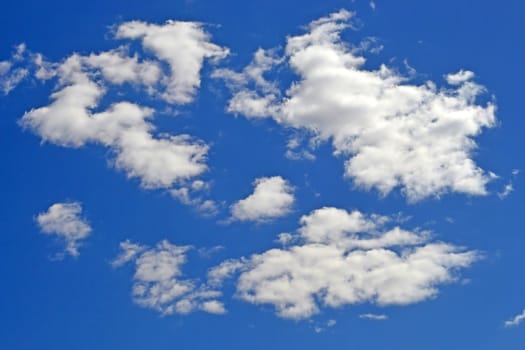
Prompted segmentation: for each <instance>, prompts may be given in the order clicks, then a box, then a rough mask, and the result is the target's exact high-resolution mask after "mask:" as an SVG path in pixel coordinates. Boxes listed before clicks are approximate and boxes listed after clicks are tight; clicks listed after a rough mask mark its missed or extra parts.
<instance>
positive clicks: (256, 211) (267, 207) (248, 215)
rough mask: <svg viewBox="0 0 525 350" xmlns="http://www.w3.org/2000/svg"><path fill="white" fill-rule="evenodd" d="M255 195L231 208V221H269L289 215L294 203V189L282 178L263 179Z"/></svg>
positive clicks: (256, 187)
mask: <svg viewBox="0 0 525 350" xmlns="http://www.w3.org/2000/svg"><path fill="white" fill-rule="evenodd" d="M254 186H255V188H254V190H253V193H252V194H250V195H249V196H248V197H246V198H244V199H241V200H239V201H238V202H236V203H235V204H233V205H232V206H231V219H232V220H239V221H267V220H271V219H275V218H278V217H281V216H284V215H286V214H288V213H289V212H290V211H291V208H292V205H293V203H294V200H295V198H294V195H293V191H294V190H293V187H292V186H291V185H290V184H289V183H288V181H286V180H285V179H283V178H282V177H281V176H273V177H261V178H258V179H256V180H255V182H254Z"/></svg>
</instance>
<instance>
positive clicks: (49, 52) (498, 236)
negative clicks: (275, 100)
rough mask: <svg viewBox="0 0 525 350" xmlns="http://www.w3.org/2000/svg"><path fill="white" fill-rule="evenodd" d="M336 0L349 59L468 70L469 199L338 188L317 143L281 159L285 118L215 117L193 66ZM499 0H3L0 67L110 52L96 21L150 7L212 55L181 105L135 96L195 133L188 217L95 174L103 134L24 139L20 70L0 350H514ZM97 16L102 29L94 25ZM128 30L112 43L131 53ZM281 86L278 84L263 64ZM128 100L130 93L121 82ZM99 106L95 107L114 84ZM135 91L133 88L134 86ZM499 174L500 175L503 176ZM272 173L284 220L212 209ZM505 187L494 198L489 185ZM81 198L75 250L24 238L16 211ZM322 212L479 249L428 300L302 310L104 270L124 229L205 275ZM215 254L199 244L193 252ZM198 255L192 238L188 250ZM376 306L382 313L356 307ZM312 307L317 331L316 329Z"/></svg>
mask: <svg viewBox="0 0 525 350" xmlns="http://www.w3.org/2000/svg"><path fill="white" fill-rule="evenodd" d="M341 8H345V9H347V10H349V11H352V12H355V13H356V17H357V20H356V21H357V22H356V23H358V24H359V29H358V30H345V31H344V32H342V40H343V41H345V42H348V43H353V44H358V43H359V42H360V41H361V40H363V39H364V38H367V37H376V38H377V39H378V40H379V42H380V43H381V44H382V45H383V46H384V48H383V50H382V51H381V52H380V53H378V54H374V55H368V54H366V55H365V56H366V57H367V59H368V61H367V63H366V65H367V67H370V69H376V68H377V67H378V65H379V64H381V63H386V64H388V65H389V66H391V67H395V68H399V69H400V70H402V69H405V64H404V62H405V60H406V62H408V64H409V65H410V67H412V68H414V69H415V70H416V71H417V73H418V75H417V76H416V78H415V79H416V81H419V82H424V81H426V80H432V81H435V82H436V83H437V84H440V85H442V84H444V79H443V76H444V75H445V74H448V73H453V72H457V71H459V70H460V69H466V70H471V71H473V72H474V73H475V74H476V79H475V81H476V82H477V83H479V84H481V85H483V86H485V88H486V89H487V92H486V93H485V94H484V95H483V97H482V102H483V103H484V102H486V101H491V100H493V101H494V103H495V104H496V105H497V111H496V116H497V125H496V126H495V127H493V128H490V129H484V130H483V132H482V133H481V134H480V135H479V136H477V137H475V141H476V142H477V144H478V148H477V149H476V150H475V152H474V155H473V159H474V160H475V162H476V164H477V165H478V166H479V167H481V168H482V169H484V170H487V171H491V172H494V173H495V174H497V175H498V178H496V179H494V180H493V181H491V182H490V183H489V184H488V185H487V190H488V192H489V193H488V194H487V195H486V196H470V195H466V194H463V193H447V194H444V195H442V196H439V198H436V197H433V196H430V197H429V198H425V199H423V200H421V201H419V202H417V203H409V202H408V201H407V198H405V196H404V195H403V194H402V193H401V192H400V189H399V188H396V189H395V190H393V191H392V192H391V193H389V194H388V195H387V196H385V197H383V196H381V195H380V194H379V193H378V192H377V191H375V190H364V189H357V188H355V187H354V186H353V185H352V180H351V179H348V178H346V179H345V178H344V177H343V173H344V162H343V161H344V159H345V158H344V157H334V156H333V154H332V153H333V147H332V146H331V144H330V142H325V143H323V144H321V145H320V146H319V148H317V149H316V150H315V151H313V153H314V154H315V156H316V159H315V160H314V161H310V160H291V159H288V158H287V157H285V153H286V144H287V142H288V139H289V137H290V135H294V133H295V132H296V131H293V130H291V128H288V127H283V126H282V125H279V124H278V123H276V122H275V121H273V120H271V119H270V118H267V119H257V120H250V119H248V118H244V117H243V116H234V115H233V114H232V113H228V112H227V111H226V106H227V105H228V101H229V99H230V97H231V92H230V91H229V90H228V88H227V87H226V86H225V84H224V83H223V82H221V81H220V80H218V79H214V78H211V74H212V71H213V69H215V68H216V67H219V68H229V69H232V70H234V71H240V70H242V69H243V67H245V66H246V65H247V64H249V63H250V61H251V59H252V55H253V53H254V52H255V51H256V50H257V49H258V48H265V49H270V48H274V47H281V48H282V47H284V45H285V43H286V42H285V40H286V37H287V36H290V35H300V34H302V33H304V32H305V26H306V25H307V24H308V23H310V22H311V21H313V20H316V19H318V18H320V17H323V16H328V15H329V14H330V13H333V12H336V11H339V10H340V9H341ZM524 10H525V5H523V4H522V3H521V2H519V1H509V2H506V3H505V4H495V3H494V2H489V1H476V2H474V1H461V2H457V1H447V0H445V1H425V2H421V1H408V0H402V1H396V2H392V1H390V2H387V1H381V0H378V1H376V2H375V9H374V8H373V6H371V5H370V3H369V2H368V1H360V0H356V1H355V2H352V1H291V0H290V1H273V0H270V1H269V0H266V1H258V0H256V1H233V0H226V1H220V2H218V1H202V0H186V1H155V0H152V1H149V2H147V4H146V3H144V2H143V1H133V0H127V1H107V2H102V1H91V2H83V3H80V2H78V3H75V2H71V1H46V2H37V1H27V0H19V1H8V2H7V3H5V4H4V5H3V10H2V11H1V12H0V31H1V32H2V33H3V34H2V36H1V39H0V44H1V45H0V61H1V60H9V59H10V57H11V55H12V53H13V52H14V50H15V46H16V45H18V44H20V43H25V44H26V46H27V48H28V50H31V52H39V53H42V54H43V55H44V56H45V58H46V59H47V60H48V61H50V62H61V61H62V60H63V59H64V58H65V57H67V56H69V55H71V54H72V53H73V52H77V53H79V54H81V55H88V54H89V53H91V52H101V51H105V50H110V49H113V48H115V47H117V46H118V45H119V44H121V43H122V41H119V40H116V39H114V38H113V37H112V34H111V28H112V26H114V25H118V24H120V23H123V22H127V21H131V20H141V21H145V22H151V23H158V24H162V23H164V22H165V21H166V20H168V19H173V20H177V21H198V22H203V23H206V26H205V30H206V31H207V32H209V33H210V34H211V41H212V42H213V43H215V44H216V45H219V46H221V47H227V48H229V50H230V55H229V56H228V57H227V58H225V59H224V60H222V61H221V62H219V63H217V64H216V65H212V64H210V63H209V62H205V63H204V66H203V67H202V70H201V75H200V77H201V86H200V88H199V89H198V92H197V93H196V95H195V99H194V101H193V102H192V103H189V104H187V105H175V106H174V107H173V110H171V111H169V110H168V111H167V110H165V107H166V104H165V103H163V102H161V101H158V100H154V99H153V100H151V99H148V100H147V103H148V105H151V106H153V107H154V108H157V109H158V110H159V111H161V113H159V114H157V115H156V117H155V120H154V122H153V124H154V125H155V127H156V130H157V131H158V132H163V133H174V134H179V133H187V134H191V135H193V136H195V137H196V138H198V139H201V140H203V141H204V142H206V144H208V145H209V146H210V150H209V152H208V157H207V161H206V164H207V165H208V168H209V170H208V171H207V172H206V173H204V174H203V175H202V179H203V180H205V181H207V182H209V183H210V189H209V191H208V193H207V194H206V195H207V198H210V199H212V200H214V201H215V202H216V203H217V205H218V213H217V214H216V215H214V216H208V215H203V214H202V213H200V212H199V211H198V210H197V209H196V208H195V206H192V205H185V204H184V203H181V202H180V201H177V200H176V199H174V198H173V197H172V196H170V195H169V194H168V193H167V191H166V190H165V189H153V190H150V189H145V188H142V187H141V186H140V181H139V180H137V179H136V178H135V179H128V178H127V176H126V173H125V172H124V171H120V170H117V169H115V168H114V167H113V166H112V165H111V162H110V160H111V159H112V158H113V156H112V152H111V151H110V149H109V148H108V147H103V146H100V145H97V144H93V143H88V144H86V145H85V146H83V147H80V148H67V147H60V146H57V145H55V144H52V143H49V142H48V143H43V142H42V140H41V138H40V137H39V136H38V135H35V133H33V132H31V131H30V130H24V129H23V128H21V127H20V125H19V120H20V118H21V117H22V116H23V115H24V113H25V112H27V111H29V110H31V109H32V108H37V107H41V106H44V105H47V104H48V103H49V101H50V100H49V94H50V92H51V91H53V88H54V86H55V82H54V81H53V80H50V81H45V82H42V81H39V80H38V79H35V78H28V79H25V80H24V81H22V82H21V83H20V85H19V86H17V87H16V88H15V89H13V90H12V91H10V92H9V94H6V95H5V96H1V97H0V155H1V159H2V167H1V171H0V194H1V195H0V276H2V280H1V281H2V282H1V286H0V315H1V316H0V347H1V348H4V349H38V348H41V349H71V348H74V349H94V348H96V349H117V348H127V349H159V350H160V349H177V348H178V349H204V348H210V347H214V348H217V347H219V348H230V349H246V348H250V349H268V348H274V349H286V348H290V347H295V348H304V349H318V348H349V349H400V348H403V349H465V348H467V349H495V348H497V349H521V348H523V344H525V324H521V325H518V326H516V327H505V326H504V323H505V321H507V320H509V319H512V318H513V317H514V316H516V315H518V314H520V313H521V312H522V310H524V308H525V279H524V278H523V272H522V270H523V266H525V254H523V252H524V250H525V236H524V234H523V229H522V221H521V219H522V216H523V213H524V209H525V208H524V203H525V197H524V196H523V192H522V188H523V186H524V181H523V173H519V172H516V171H514V170H518V171H521V172H522V171H524V170H525V162H524V160H525V159H524V156H523V151H522V150H523V149H525V144H524V143H525V141H524V138H523V137H522V132H523V130H524V127H525V122H524V119H523V116H524V115H525V107H524V105H523V102H522V101H523V98H522V94H523V88H522V82H523V79H524V78H525V68H524V65H523V59H524V58H525V44H524V41H523V40H522V38H521V34H522V33H523V32H524V29H525V28H524V24H523V19H522V14H523V11H524ZM113 28H114V27H113ZM138 44H139V42H138V41H136V42H133V44H132V45H137V46H138ZM280 74H281V84H282V86H284V87H286V86H289V85H290V82H291V81H293V80H295V79H296V78H295V77H294V76H293V75H292V74H291V73H290V72H288V71H286V70H285V69H283V71H282V72H281V73H280ZM123 89H124V93H126V94H128V95H127V96H128V97H129V99H131V100H135V101H138V102H142V100H141V99H144V97H143V96H141V94H140V93H137V91H134V90H133V89H131V88H129V87H125V88H123ZM110 94H115V95H110V96H108V97H107V99H106V97H104V99H103V100H102V101H101V106H102V107H101V109H103V108H106V107H107V106H108V104H109V103H110V100H111V98H112V97H114V96H117V97H118V96H119V95H118V92H111V93H110ZM142 95H143V94H142ZM513 172H514V174H513ZM272 176H282V177H283V178H284V179H286V180H287V181H289V183H290V184H291V185H293V187H294V188H295V191H294V195H295V201H294V203H293V205H292V207H291V210H290V212H289V213H287V215H284V216H282V217H278V218H275V220H271V221H267V222H239V221H234V222H229V223H227V222H225V221H227V220H228V217H229V215H230V214H229V208H230V206H231V205H232V204H234V203H235V202H237V201H238V200H240V199H242V198H245V197H247V196H248V195H250V193H252V191H253V182H254V180H255V179H257V178H261V177H272ZM508 184H512V186H513V188H514V191H513V192H511V193H509V194H508V195H507V196H505V197H502V196H498V193H502V192H503V191H504V188H505V186H506V185H508ZM77 201H78V202H81V203H82V209H83V211H82V214H81V216H82V217H83V218H85V219H86V220H87V222H88V223H89V225H90V227H91V229H92V232H91V234H90V235H89V237H87V238H86V239H85V241H83V243H82V245H81V246H80V248H79V252H80V254H79V256H76V257H73V256H68V255H67V254H66V256H65V257H64V258H63V259H56V256H57V253H60V252H61V249H63V246H62V244H61V242H60V241H59V240H58V241H57V240H56V239H54V238H53V237H51V236H49V235H45V234H43V233H42V231H41V228H40V227H39V225H38V222H37V220H36V217H37V215H38V214H39V213H43V212H46V210H47V209H48V208H49V207H50V206H51V205H52V204H54V203H62V202H77ZM324 206H333V207H337V208H341V209H345V210H347V211H352V210H360V211H361V212H363V213H368V214H372V213H377V214H381V215H395V214H396V213H400V215H401V216H402V217H406V218H409V219H407V220H406V221H405V222H403V223H402V224H401V226H402V227H403V228H405V229H407V230H416V229H417V228H419V229H422V230H431V231H432V232H433V237H434V238H435V240H437V241H445V242H449V243H451V244H454V245H457V246H464V247H467V248H468V249H469V250H476V251H479V252H480V256H482V259H480V260H478V261H476V262H474V263H473V264H472V265H471V266H469V267H467V268H465V269H461V271H460V274H459V278H458V281H456V282H455V283H451V284H444V285H439V286H438V289H439V294H438V295H437V296H436V297H435V298H430V299H428V300H424V301H422V302H417V303H414V304H411V305H402V306H399V305H392V306H378V305H375V304H374V303H369V302H364V303H359V304H355V305H345V306H343V307H340V308H329V307H322V308H321V311H320V313H318V314H316V315H312V316H311V317H308V318H306V319H301V320H290V319H285V318H282V317H279V316H278V315H276V314H275V312H274V308H273V307H272V306H271V305H254V304H252V303H248V302H246V301H244V300H242V299H241V298H239V297H235V296H234V294H235V283H234V282H232V281H230V282H227V283H226V284H225V285H224V287H223V288H222V292H223V295H224V296H223V298H222V301H223V302H224V303H225V305H226V308H227V310H228V311H227V313H226V314H224V315H215V314H209V313H204V312H194V313H190V314H187V315H180V314H173V315H165V316H162V315H160V314H159V313H158V312H157V311H155V310H152V309H149V308H142V307H140V306H139V305H137V304H136V303H134V302H133V299H132V297H131V292H130V291H131V288H132V284H133V280H132V278H133V274H134V272H135V271H134V266H133V264H127V265H124V266H123V267H120V268H114V267H112V261H114V259H115V258H116V257H117V256H118V254H119V244H120V243H121V242H123V241H125V240H126V239H129V240H131V241H133V242H137V243H140V244H143V245H147V246H150V247H153V246H155V245H156V244H157V242H159V241H162V240H164V239H167V240H169V241H170V242H171V243H173V244H176V245H191V246H193V247H195V249H192V250H190V251H189V252H188V254H187V262H186V264H185V265H184V268H183V269H184V275H185V276H191V277H192V278H193V277H196V278H201V279H202V278H205V276H206V271H207V270H208V269H209V268H210V267H213V266H215V265H218V264H220V263H221V262H222V261H224V260H226V259H232V258H233V259H235V258H240V257H242V256H245V257H247V256H250V255H251V254H256V253H262V252H264V251H266V250H268V249H271V248H274V247H276V246H278V245H276V243H275V242H274V240H275V239H276V238H277V235H278V234H279V233H281V232H294V231H295V230H296V229H298V228H299V226H300V225H299V223H298V221H299V219H300V218H301V217H302V216H303V215H306V214H308V213H310V212H312V211H313V210H315V209H318V208H321V207H324ZM217 246H221V247H223V248H222V249H216V250H215V251H212V252H209V253H208V254H203V252H202V249H201V248H208V249H210V248H213V247H217ZM199 249H201V250H199ZM369 313H371V314H376V315H386V316H387V317H388V319H387V320H383V321H377V320H369V319H363V318H360V317H359V316H360V315H363V314H369ZM330 320H335V321H336V323H335V325H332V326H328V322H329V321H330Z"/></svg>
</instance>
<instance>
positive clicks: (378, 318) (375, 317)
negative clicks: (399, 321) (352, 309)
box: [359, 314, 388, 321]
mask: <svg viewBox="0 0 525 350" xmlns="http://www.w3.org/2000/svg"><path fill="white" fill-rule="evenodd" d="M359 318H362V319H365V320H374V321H385V320H388V316H387V315H383V314H362V315H359Z"/></svg>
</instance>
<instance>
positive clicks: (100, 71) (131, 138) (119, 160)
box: [20, 21, 228, 188]
mask: <svg viewBox="0 0 525 350" xmlns="http://www.w3.org/2000/svg"><path fill="white" fill-rule="evenodd" d="M116 35H117V37H118V38H123V39H124V38H129V39H142V44H143V49H144V50H146V51H151V52H152V53H153V54H154V56H155V59H143V60H140V59H139V57H138V54H134V55H130V54H129V53H128V49H127V48H126V47H119V48H117V49H114V50H110V51H106V52H101V53H98V54H95V53H93V54H90V55H87V56H81V55H79V54H73V55H71V56H70V57H68V58H67V59H65V60H64V61H63V62H62V63H60V64H56V65H54V66H53V67H52V68H51V67H50V66H49V64H48V65H47V66H45V65H44V64H43V63H42V58H41V56H39V57H40V62H41V69H40V70H39V72H40V76H41V77H42V79H44V78H46V79H47V78H51V77H57V78H58V83H57V88H56V91H55V92H53V93H52V94H51V99H52V102H51V103H50V104H49V105H47V106H44V107H40V108H36V109H32V110H30V111H29V112H27V113H25V114H24V116H23V117H22V119H21V120H20V125H21V126H23V127H24V128H27V129H30V130H32V131H33V132H34V133H36V134H38V135H39V136H40V137H41V138H42V140H43V141H46V142H52V143H54V144H57V145H61V146H65V147H81V146H84V145H85V144H88V143H96V144H101V145H103V146H106V147H108V148H110V149H111V150H112V152H113V153H114V154H115V159H114V164H115V166H116V167H117V168H119V169H122V170H124V171H125V172H126V173H127V174H128V176H129V177H134V178H138V179H140V181H141V184H142V186H143V187H145V188H170V187H172V186H173V185H174V184H176V183H180V182H184V181H186V180H188V179H191V178H193V177H195V176H198V175H200V174H202V173H203V172H204V171H206V170H207V167H206V164H205V160H206V155H207V152H208V146H207V145H206V144H204V143H203V142H202V141H199V140H195V139H194V138H192V137H191V136H189V135H184V134H182V135H165V134H161V135H156V134H155V133H154V130H155V127H154V125H153V124H152V122H151V121H152V118H153V115H154V112H155V111H154V110H153V109H152V108H148V107H145V106H142V105H139V104H137V103H132V102H128V101H118V102H110V105H109V107H108V108H107V109H105V110H101V106H100V101H101V99H102V98H103V97H105V96H107V92H108V90H109V88H110V87H111V88H115V87H118V86H121V85H123V84H125V83H127V84H131V85H132V86H134V87H135V88H136V89H145V91H146V93H147V94H149V95H151V96H153V97H155V96H160V97H162V98H163V99H164V100H166V101H167V102H169V103H177V104H185V103H189V102H191V101H192V100H193V98H194V94H195V91H196V89H197V88H198V87H199V84H200V70H201V68H202V65H203V61H204V59H205V58H213V59H218V58H222V57H224V56H225V55H226V54H227V53H228V51H227V50H226V49H223V48H221V47H219V46H217V45H215V44H212V43H211V42H210V41H209V39H210V38H209V34H208V33H207V32H206V31H204V29H203V28H202V26H201V25H200V24H198V23H193V22H175V21H168V22H167V23H166V24H164V25H154V24H147V23H144V22H136V21H134V22H127V23H123V24H121V25H120V26H119V27H118V28H117V32H116ZM166 62H167V65H168V66H169V73H167V74H165V72H164V70H163V64H165V63H166ZM44 68H48V69H47V70H45V69H44ZM42 69H44V70H45V72H41V70H42Z"/></svg>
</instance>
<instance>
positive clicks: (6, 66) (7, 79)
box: [0, 44, 29, 95]
mask: <svg viewBox="0 0 525 350" xmlns="http://www.w3.org/2000/svg"><path fill="white" fill-rule="evenodd" d="M25 51H26V46H25V44H20V45H17V46H16V48H15V51H14V52H13V54H12V55H11V58H10V59H9V60H6V61H0V90H1V91H2V92H3V93H4V95H7V94H9V93H10V92H11V90H13V89H14V88H15V87H16V86H17V85H18V84H19V83H20V82H21V81H22V80H24V78H26V77H27V76H28V74H29V70H28V69H27V68H26V67H24V66H23V65H22V66H20V63H21V62H22V63H24V62H23V61H24V56H25Z"/></svg>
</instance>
